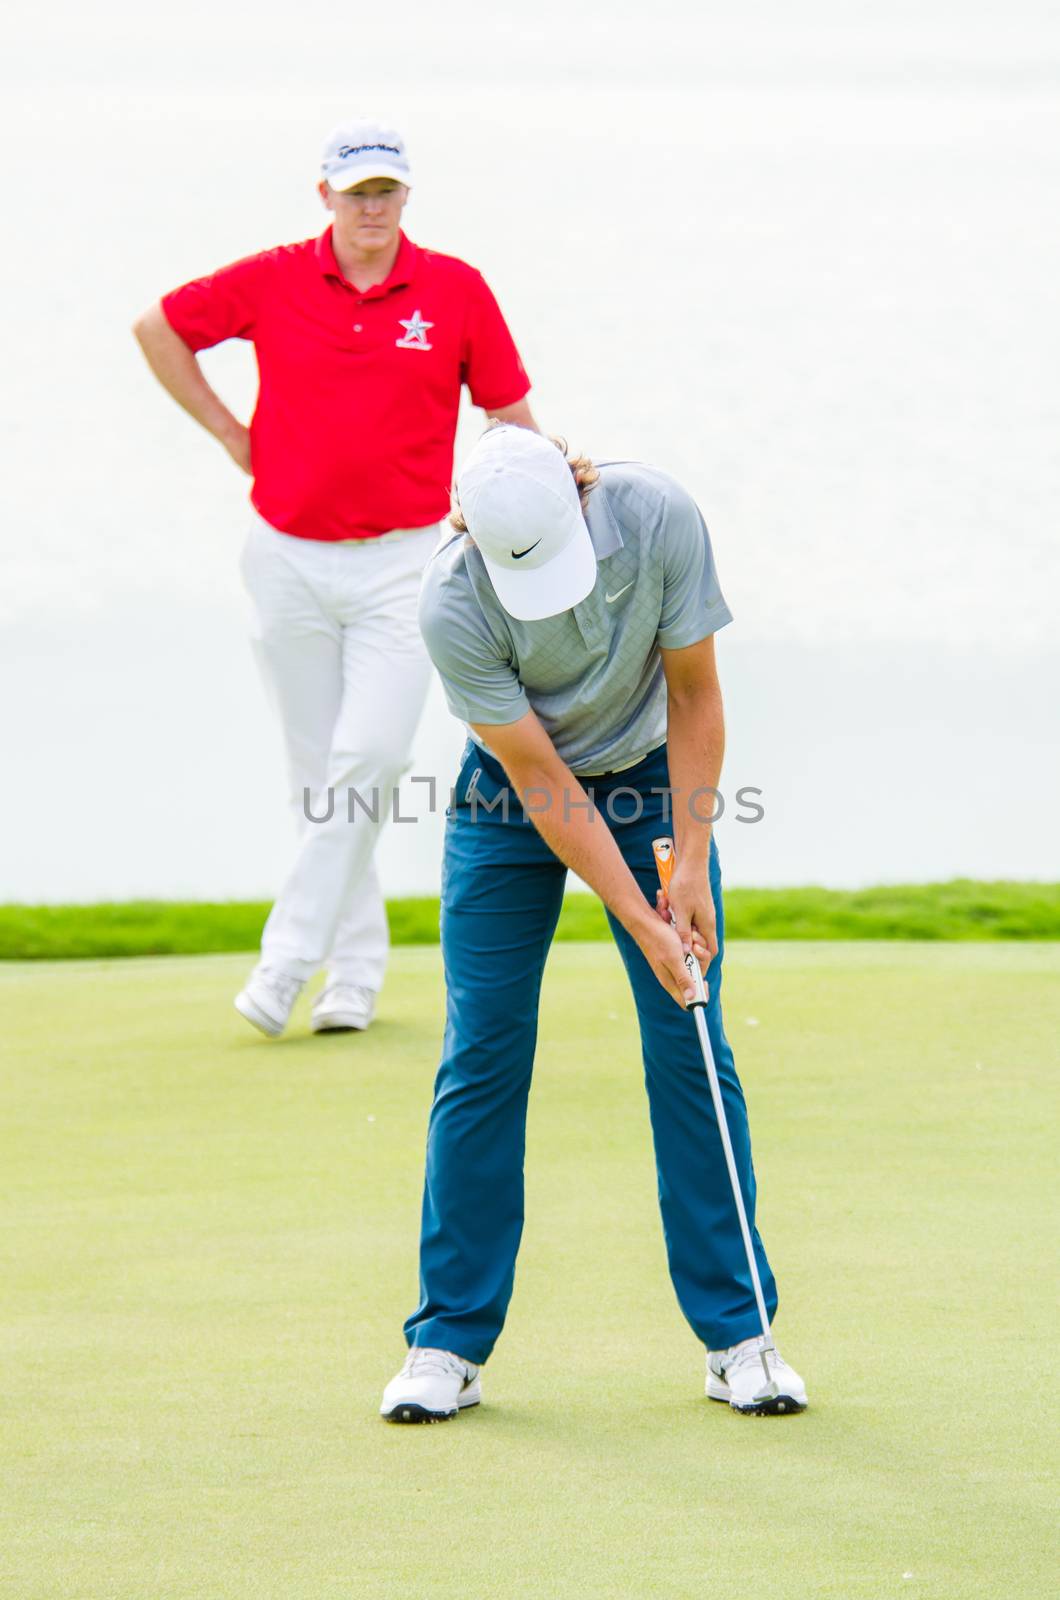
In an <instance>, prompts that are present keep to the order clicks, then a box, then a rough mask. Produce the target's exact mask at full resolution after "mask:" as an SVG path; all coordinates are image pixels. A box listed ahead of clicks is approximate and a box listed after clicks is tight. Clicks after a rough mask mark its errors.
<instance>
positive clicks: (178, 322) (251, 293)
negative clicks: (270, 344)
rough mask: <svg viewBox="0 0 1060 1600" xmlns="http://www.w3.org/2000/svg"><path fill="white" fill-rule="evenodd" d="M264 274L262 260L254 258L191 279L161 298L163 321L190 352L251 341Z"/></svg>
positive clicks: (259, 257)
mask: <svg viewBox="0 0 1060 1600" xmlns="http://www.w3.org/2000/svg"><path fill="white" fill-rule="evenodd" d="M266 271H267V265H266V260H265V257H264V256H261V255H255V256H245V257H244V258H243V260H242V261H233V262H232V264H231V266H228V267H220V268H219V269H218V270H217V271H216V272H212V273H210V275H209V277H206V278H193V279H192V281H191V282H190V283H185V284H182V285H181V287H180V288H179V289H173V290H171V292H170V293H169V294H166V295H163V296H162V310H163V311H164V312H165V315H166V320H167V321H168V322H169V325H170V327H171V328H172V329H173V331H174V333H178V334H179V335H180V337H181V338H182V339H183V340H184V343H185V344H186V345H187V346H188V348H189V349H191V350H207V349H209V348H210V346H211V345H215V344H220V343H221V342H222V340H224V339H252V338H253V337H254V328H255V325H256V323H257V320H258V312H259V308H260V304H261V294H262V287H263V282H264V278H265V273H266Z"/></svg>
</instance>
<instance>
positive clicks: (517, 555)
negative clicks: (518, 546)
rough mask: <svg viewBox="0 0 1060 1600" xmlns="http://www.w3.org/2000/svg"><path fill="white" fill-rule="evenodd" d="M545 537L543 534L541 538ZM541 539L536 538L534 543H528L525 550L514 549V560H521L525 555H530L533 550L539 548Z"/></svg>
mask: <svg viewBox="0 0 1060 1600" xmlns="http://www.w3.org/2000/svg"><path fill="white" fill-rule="evenodd" d="M543 538H544V534H542V535H541V539H543ZM541 539H535V540H534V542H533V544H528V545H527V547H526V549H525V550H513V551H512V560H513V561H521V560H522V559H523V557H524V556H528V555H529V554H530V552H531V550H536V549H537V547H538V545H539V544H540V543H541Z"/></svg>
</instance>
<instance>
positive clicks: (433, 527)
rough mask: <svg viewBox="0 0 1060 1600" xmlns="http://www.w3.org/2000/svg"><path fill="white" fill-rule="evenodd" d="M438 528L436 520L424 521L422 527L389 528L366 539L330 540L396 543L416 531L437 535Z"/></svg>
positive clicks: (354, 543)
mask: <svg viewBox="0 0 1060 1600" xmlns="http://www.w3.org/2000/svg"><path fill="white" fill-rule="evenodd" d="M438 528H439V524H438V523H437V522H426V523H424V525H423V527H422V528H391V529H390V531H389V533H373V534H370V535H369V536H368V538H367V539H332V540H331V541H330V542H331V543H332V544H341V545H372V544H397V542H398V540H399V539H412V538H414V537H415V535H416V534H418V533H433V534H435V535H436V536H437V533H438Z"/></svg>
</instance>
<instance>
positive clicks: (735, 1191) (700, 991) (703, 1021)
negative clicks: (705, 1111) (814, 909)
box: [651, 839, 780, 1400]
mask: <svg viewBox="0 0 1060 1600" xmlns="http://www.w3.org/2000/svg"><path fill="white" fill-rule="evenodd" d="M651 847H652V852H653V854H654V856H655V865H656V867H657V869H658V873H659V882H660V883H661V884H662V887H663V892H664V893H665V894H666V895H667V896H669V893H670V879H671V878H672V877H673V872H674V865H675V863H676V861H677V857H676V855H675V854H674V842H673V840H672V839H653V840H652V845H651ZM673 920H674V918H673V912H671V913H670V921H671V922H673ZM685 966H686V967H687V969H688V976H689V977H690V978H691V980H692V983H693V985H694V986H695V991H696V994H695V999H693V1000H690V1001H689V1002H688V1009H689V1011H691V1013H692V1015H693V1017H694V1018H695V1023H696V1032H697V1034H698V1035H699V1048H700V1050H701V1051H702V1052H703V1065H704V1066H705V1067H706V1069H707V1082H708V1083H709V1084H710V1098H711V1099H712V1100H713V1102H714V1115H715V1117H716V1118H717V1121H718V1132H719V1133H720V1134H721V1147H722V1149H723V1150H724V1152H725V1165H726V1166H727V1167H728V1169H729V1182H730V1183H731V1184H732V1197H733V1199H734V1200H735V1202H736V1215H737V1216H738V1217H739V1219H740V1232H741V1234H742V1235H743V1247H744V1250H745V1251H746V1253H747V1266H748V1269H749V1270H750V1273H751V1284H752V1286H753V1288H754V1292H755V1303H756V1304H757V1306H758V1315H759V1318H760V1319H761V1322H762V1338H763V1341H764V1342H763V1345H762V1349H761V1351H760V1352H759V1354H760V1358H761V1361H762V1371H763V1372H764V1373H765V1375H766V1388H765V1389H764V1390H763V1391H762V1392H761V1393H760V1394H759V1395H758V1396H757V1397H756V1398H758V1399H761V1400H768V1399H775V1398H776V1397H777V1395H778V1394H779V1393H780V1390H779V1389H778V1388H777V1383H776V1379H775V1378H774V1377H773V1374H772V1373H771V1372H770V1370H769V1363H768V1361H767V1360H766V1356H767V1355H768V1353H769V1351H770V1350H776V1345H775V1344H774V1343H773V1335H772V1333H771V1332H770V1331H769V1317H768V1316H767V1315H766V1302H765V1296H764V1295H763V1293H762V1280H761V1278H760V1277H759V1276H758V1262H757V1261H756V1260H755V1253H754V1246H753V1244H752V1243H751V1230H750V1228H749V1227H748V1225H747V1211H746V1208H745V1207H744V1203H743V1194H742V1193H741V1191H740V1178H739V1174H738V1173H737V1171H736V1157H735V1156H734V1155H733V1153H732V1140H731V1139H730V1137H729V1124H728V1121H727V1119H726V1116H725V1105H724V1102H723V1101H722V1098H721V1083H720V1082H719V1079H718V1069H717V1066H716V1064H715V1061H714V1052H713V1050H712V1049H711V1047H710V1034H709V1033H708V1032H707V1016H706V1010H707V986H706V984H705V983H704V982H703V974H702V972H700V970H699V962H698V961H697V960H696V958H695V956H694V955H693V954H692V952H691V950H689V951H688V953H687V955H686V956H685Z"/></svg>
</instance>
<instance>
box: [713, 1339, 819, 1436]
mask: <svg viewBox="0 0 1060 1600" xmlns="http://www.w3.org/2000/svg"><path fill="white" fill-rule="evenodd" d="M764 1344H765V1340H764V1339H763V1338H762V1335H761V1334H759V1335H758V1337H757V1338H756V1339H744V1340H743V1342H742V1343H741V1344H734V1345H733V1346H732V1348H731V1349H729V1350H708V1351H707V1398H708V1400H727V1401H728V1403H729V1405H730V1406H732V1409H733V1410H734V1411H741V1412H743V1413H744V1415H746V1416H752V1417H779V1416H783V1415H785V1414H786V1413H789V1412H796V1411H805V1410H806V1385H805V1384H804V1383H803V1381H802V1379H801V1378H800V1377H799V1375H798V1373H797V1372H796V1371H795V1369H794V1367H789V1366H788V1364H787V1362H786V1361H785V1360H784V1358H783V1357H782V1356H781V1354H780V1352H779V1350H767V1351H766V1353H765V1358H766V1361H767V1363H768V1364H769V1370H770V1373H771V1374H772V1380H773V1381H772V1383H771V1384H770V1383H767V1382H766V1375H765V1371H764V1369H763V1366H762V1347H763V1345H764ZM774 1391H775V1392H774Z"/></svg>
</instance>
